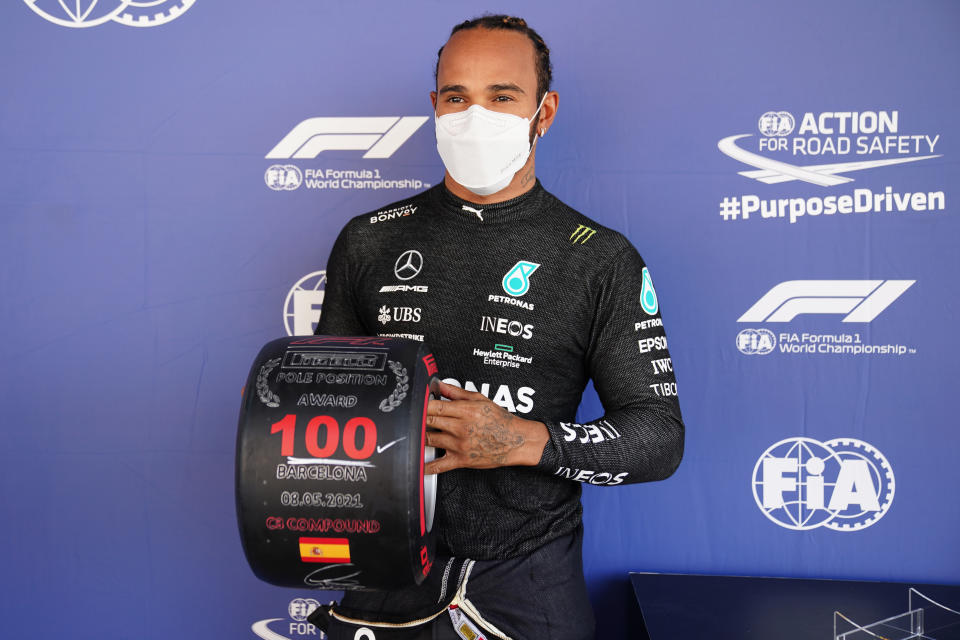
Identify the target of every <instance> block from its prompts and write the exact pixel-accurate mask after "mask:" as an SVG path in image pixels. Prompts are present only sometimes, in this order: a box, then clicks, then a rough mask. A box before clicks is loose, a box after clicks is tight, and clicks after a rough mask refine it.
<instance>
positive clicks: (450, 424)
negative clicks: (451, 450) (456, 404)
mask: <svg viewBox="0 0 960 640" xmlns="http://www.w3.org/2000/svg"><path fill="white" fill-rule="evenodd" d="M427 426H428V427H430V428H431V429H440V430H441V431H446V432H448V433H459V432H460V420H459V419H457V418H452V417H449V416H431V415H429V414H428V415H427Z"/></svg>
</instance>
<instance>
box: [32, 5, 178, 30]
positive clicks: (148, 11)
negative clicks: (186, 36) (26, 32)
mask: <svg viewBox="0 0 960 640" xmlns="http://www.w3.org/2000/svg"><path fill="white" fill-rule="evenodd" d="M195 1H196V0H24V2H25V3H26V5H27V6H28V7H30V8H31V9H33V11H34V13H36V14H37V15H38V16H40V17H42V18H44V19H45V20H47V21H48V22H52V23H53V24H57V25H60V26H61V27H71V28H87V27H96V26H99V25H102V24H105V23H107V22H116V23H119V24H122V25H126V26H128V27H156V26H159V25H163V24H167V23H168V22H171V21H172V20H175V19H177V18H179V17H180V16H181V15H183V14H184V13H185V12H186V11H187V9H189V8H190V7H192V6H193V5H194V3H195Z"/></svg>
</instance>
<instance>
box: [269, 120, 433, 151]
mask: <svg viewBox="0 0 960 640" xmlns="http://www.w3.org/2000/svg"><path fill="white" fill-rule="evenodd" d="M426 121H427V117H426V116H403V117H397V116H386V117H374V118H308V119H306V120H304V121H303V122H301V123H300V124H298V125H297V126H295V127H294V128H293V130H291V131H290V133H288V134H287V135H286V136H284V137H283V140H281V141H280V142H278V143H277V146H275V147H274V148H273V149H271V150H270V153H268V154H267V156H266V157H267V158H268V159H273V158H278V159H289V158H298V159H307V160H309V159H312V158H316V157H317V156H318V155H320V153H321V152H323V151H333V150H337V151H343V150H347V151H349V150H356V151H366V153H365V154H363V157H364V158H389V157H390V156H392V155H393V154H394V152H395V151H396V150H397V149H399V148H400V145H402V144H403V143H404V142H406V141H407V140H408V139H409V138H410V136H412V135H413V134H414V133H416V131H417V129H419V128H420V127H421V126H423V123H424V122H426Z"/></svg>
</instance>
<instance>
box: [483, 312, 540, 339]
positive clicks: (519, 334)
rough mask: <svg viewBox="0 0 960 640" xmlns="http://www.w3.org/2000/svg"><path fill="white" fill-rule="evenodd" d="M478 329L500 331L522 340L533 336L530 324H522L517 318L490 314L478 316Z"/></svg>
mask: <svg viewBox="0 0 960 640" xmlns="http://www.w3.org/2000/svg"><path fill="white" fill-rule="evenodd" d="M480 330H481V331H491V332H493V333H501V334H503V335H508V336H513V337H514V338H523V339H524V340H529V339H530V338H532V337H533V325H532V324H523V323H522V322H519V321H517V320H508V319H507V318H495V317H492V316H482V317H481V318H480Z"/></svg>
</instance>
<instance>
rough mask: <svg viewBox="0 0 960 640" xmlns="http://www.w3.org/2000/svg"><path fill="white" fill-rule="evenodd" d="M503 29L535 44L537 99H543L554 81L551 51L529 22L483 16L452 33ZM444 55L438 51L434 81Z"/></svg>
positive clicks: (460, 26) (468, 21)
mask: <svg viewBox="0 0 960 640" xmlns="http://www.w3.org/2000/svg"><path fill="white" fill-rule="evenodd" d="M477 28H482V29H503V30H506V31H516V32H517V33H522V34H524V35H525V36H527V37H528V38H530V42H531V43H533V49H534V55H535V57H536V64H537V99H538V100H539V99H540V98H542V97H543V94H544V93H546V92H547V91H550V83H551V82H552V81H553V66H552V65H551V64H550V49H549V48H548V47H547V43H545V42H544V41H543V38H541V37H540V34H539V33H537V32H536V31H534V30H533V29H531V28H530V27H529V26H527V21H526V20H524V19H523V18H517V17H515V16H508V15H505V14H497V15H489V14H488V15H483V16H480V17H479V18H473V19H471V20H465V21H463V22H461V23H460V24H458V25H457V26H455V27H454V28H453V30H452V31H451V32H450V35H451V36H452V35H453V34H455V33H456V32H457V31H464V30H465V29H477ZM441 53H443V47H440V50H439V51H437V64H436V66H435V67H434V69H433V80H434V82H436V80H437V71H438V70H439V68H440V54H441Z"/></svg>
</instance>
